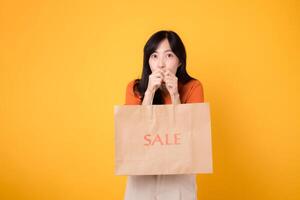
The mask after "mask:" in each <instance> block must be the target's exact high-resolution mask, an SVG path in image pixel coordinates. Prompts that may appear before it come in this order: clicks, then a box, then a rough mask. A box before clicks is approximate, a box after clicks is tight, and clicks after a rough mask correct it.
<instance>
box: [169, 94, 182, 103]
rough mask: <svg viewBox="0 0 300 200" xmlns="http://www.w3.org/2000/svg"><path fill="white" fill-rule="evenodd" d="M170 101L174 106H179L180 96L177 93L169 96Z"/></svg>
mask: <svg viewBox="0 0 300 200" xmlns="http://www.w3.org/2000/svg"><path fill="white" fill-rule="evenodd" d="M171 100H172V103H173V102H174V104H181V101H180V96H179V94H178V93H177V94H173V95H171Z"/></svg>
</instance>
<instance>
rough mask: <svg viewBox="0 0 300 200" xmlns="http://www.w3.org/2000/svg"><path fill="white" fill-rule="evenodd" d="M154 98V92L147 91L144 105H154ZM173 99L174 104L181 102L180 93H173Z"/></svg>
mask: <svg viewBox="0 0 300 200" xmlns="http://www.w3.org/2000/svg"><path fill="white" fill-rule="evenodd" d="M153 98H154V92H150V91H146V92H145V96H144V99H143V102H142V105H152V102H153ZM171 100H172V103H174V104H181V101H180V96H179V94H174V95H171Z"/></svg>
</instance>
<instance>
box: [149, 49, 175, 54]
mask: <svg viewBox="0 0 300 200" xmlns="http://www.w3.org/2000/svg"><path fill="white" fill-rule="evenodd" d="M154 52H156V53H158V51H157V50H155V51H154ZM165 52H173V51H172V49H167V50H165V51H164V53H165Z"/></svg>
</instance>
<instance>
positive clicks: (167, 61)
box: [149, 39, 181, 75]
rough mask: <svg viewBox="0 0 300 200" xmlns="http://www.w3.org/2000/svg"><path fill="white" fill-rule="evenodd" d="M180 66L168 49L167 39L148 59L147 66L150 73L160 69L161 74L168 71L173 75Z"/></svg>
mask: <svg viewBox="0 0 300 200" xmlns="http://www.w3.org/2000/svg"><path fill="white" fill-rule="evenodd" d="M180 64H181V63H180V61H179V59H178V57H177V56H176V55H175V53H173V51H172V49H171V48H170V44H169V41H168V39H164V40H162V41H161V42H160V43H159V45H158V47H157V49H156V50H155V51H154V52H153V53H152V54H151V55H150V57H149V65H150V69H151V71H152V72H154V71H155V70H157V69H161V70H163V72H165V71H166V70H169V71H170V72H171V73H173V74H174V75H175V74H176V71H177V68H178V67H179V66H180Z"/></svg>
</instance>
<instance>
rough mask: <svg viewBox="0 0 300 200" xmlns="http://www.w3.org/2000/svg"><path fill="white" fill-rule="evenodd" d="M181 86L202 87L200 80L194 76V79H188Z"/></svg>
mask: <svg viewBox="0 0 300 200" xmlns="http://www.w3.org/2000/svg"><path fill="white" fill-rule="evenodd" d="M182 87H183V88H184V90H191V89H193V88H195V87H201V88H202V83H201V81H200V80H198V79H195V78H194V79H191V80H189V81H188V82H187V83H185V84H183V85H182Z"/></svg>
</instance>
